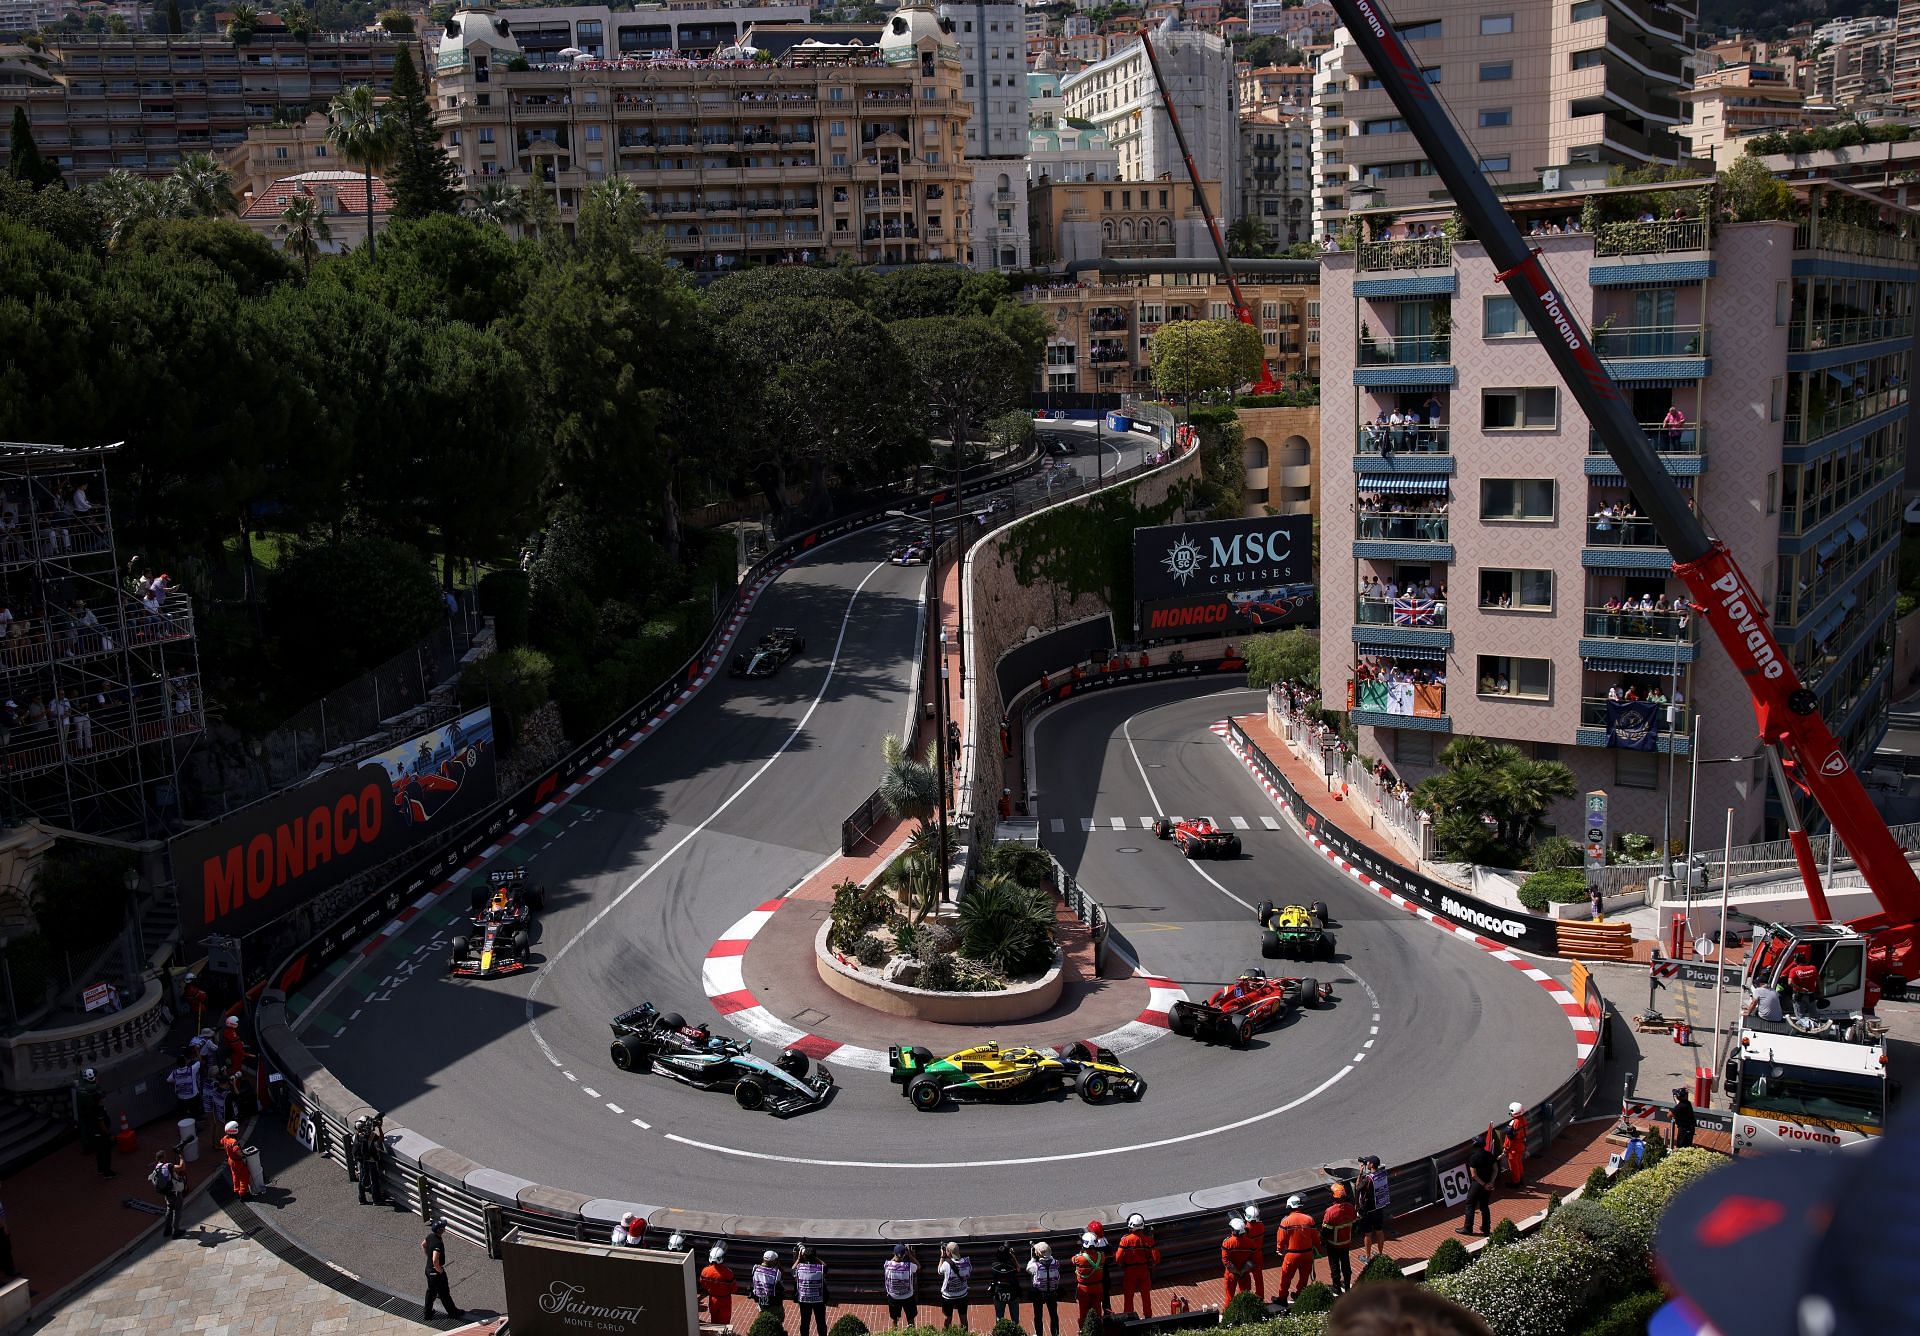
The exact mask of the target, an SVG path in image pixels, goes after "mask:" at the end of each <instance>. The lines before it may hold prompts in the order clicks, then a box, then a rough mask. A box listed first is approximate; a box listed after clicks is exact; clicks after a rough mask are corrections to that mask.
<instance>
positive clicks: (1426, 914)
mask: <svg viewBox="0 0 1920 1336" xmlns="http://www.w3.org/2000/svg"><path fill="white" fill-rule="evenodd" d="M1211 731H1212V732H1213V733H1214V735H1215V736H1217V737H1218V738H1219V739H1220V740H1221V741H1222V742H1224V743H1225V744H1226V746H1227V750H1228V751H1230V752H1232V753H1233V754H1234V755H1235V756H1237V757H1239V758H1240V764H1242V765H1244V766H1245V767H1246V768H1247V773H1248V774H1250V775H1252V776H1253V780H1254V782H1255V783H1256V784H1258V785H1259V786H1260V787H1261V789H1262V790H1263V791H1264V792H1265V793H1266V795H1267V797H1268V798H1270V799H1272V800H1273V805H1274V806H1275V807H1278V808H1279V809H1280V810H1281V811H1283V812H1286V813H1287V814H1288V815H1289V816H1292V817H1293V818H1294V820H1295V821H1296V822H1299V820H1300V814H1299V813H1298V812H1295V811H1294V810H1293V808H1292V804H1290V803H1289V802H1288V801H1287V799H1286V797H1285V795H1283V794H1282V793H1281V792H1280V790H1279V789H1277V788H1275V787H1274V786H1273V785H1272V784H1271V783H1269V782H1268V780H1267V777H1266V776H1265V775H1263V774H1261V773H1260V769H1259V767H1258V766H1256V765H1255V764H1254V762H1253V759H1252V758H1251V757H1249V756H1248V755H1247V754H1246V753H1245V752H1244V751H1242V750H1241V749H1240V748H1238V747H1236V746H1234V744H1233V738H1232V736H1231V733H1230V732H1229V730H1228V727H1227V721H1226V720H1221V721H1220V722H1219V723H1217V724H1214V725H1212V730H1211ZM1323 819H1324V818H1323ZM1300 834H1301V836H1302V838H1304V839H1305V840H1306V842H1307V843H1308V844H1309V845H1311V846H1312V847H1313V848H1314V849H1316V850H1318V851H1319V852H1320V855H1321V856H1322V857H1323V858H1325V859H1326V860H1327V861H1328V862H1329V863H1331V864H1333V865H1334V866H1335V867H1336V868H1338V869H1339V870H1340V871H1342V872H1344V873H1346V874H1347V875H1348V876H1349V877H1351V878H1353V880H1355V881H1357V882H1359V883H1360V885H1362V886H1364V887H1366V888H1367V889H1368V890H1370V891H1372V892H1373V893H1374V894H1375V895H1378V896H1379V897H1380V898H1381V899H1383V900H1385V901H1387V902H1388V903H1389V904H1391V905H1393V906H1394V907H1396V908H1398V909H1404V910H1406V911H1407V912H1408V913H1409V914H1413V915H1415V916H1416V917H1418V918H1423V919H1425V920H1426V921H1427V922H1429V923H1431V924H1432V925H1433V926H1434V927H1436V928H1438V929H1440V930H1441V931H1442V932H1446V933H1451V934H1452V935H1453V936H1455V937H1458V938H1460V939H1461V940H1462V941H1465V942H1471V943H1473V944H1474V945H1475V946H1477V947H1479V948H1480V949H1481V950H1483V951H1485V952H1486V953H1487V954H1488V955H1490V956H1492V957H1493V958H1494V959H1495V960H1504V961H1505V962H1506V963H1507V964H1509V965H1511V966H1513V967H1514V968H1515V969H1517V970H1519V971H1520V972H1521V973H1522V974H1524V975H1526V976H1527V977H1528V978H1529V979H1532V980H1533V981H1534V982H1535V983H1537V984H1539V985H1540V986H1541V987H1542V988H1544V989H1546V991H1547V996H1548V997H1550V998H1552V999H1553V1000H1554V1002H1555V1003H1556V1004H1558V1005H1559V1007H1560V1010H1561V1011H1562V1012H1564V1013H1565V1015H1566V1017H1567V1024H1568V1025H1570V1026H1571V1027H1572V1028H1573V1047H1574V1055H1575V1060H1576V1062H1585V1061H1586V1060H1587V1058H1588V1056H1589V1055H1590V1054H1591V1053H1592V1052H1593V1050H1594V1047H1595V1046H1596V1045H1597V1044H1598V1043H1599V1042H1600V1022H1599V1020H1598V1019H1597V1018H1595V1017H1593V1016H1590V1015H1588V1014H1587V1012H1586V1011H1585V1010H1584V1009H1583V1008H1582V1007H1581V1005H1580V1002H1579V1000H1578V999H1576V998H1575V997H1574V995H1573V994H1572V993H1569V992H1568V991H1567V989H1566V986H1565V985H1564V984H1562V983H1561V982H1560V981H1559V980H1558V979H1556V978H1554V977H1553V976H1552V975H1551V974H1548V973H1547V972H1546V971H1545V970H1543V969H1539V968H1537V967H1536V966H1533V965H1530V964H1528V963H1527V961H1526V959H1525V958H1524V957H1522V956H1521V955H1520V954H1519V953H1518V952H1517V951H1515V950H1513V949H1512V948H1511V947H1509V946H1507V945H1506V944H1505V943H1503V942H1496V941H1494V940H1493V939H1492V938H1490V937H1482V936H1481V935H1480V934H1479V933H1477V932H1474V931H1473V930H1472V929H1470V928H1463V927H1461V926H1460V925H1459V924H1457V923H1454V922H1452V921H1451V920H1448V919H1445V918H1442V917H1441V916H1440V915H1438V914H1436V913H1434V912H1433V911H1432V910H1430V909H1428V908H1426V907H1425V906H1423V905H1417V904H1415V903H1414V902H1413V901H1411V900H1408V899H1405V898H1404V897H1402V896H1398V895H1395V894H1394V893H1393V892H1392V891H1390V890H1388V889H1387V888H1386V887H1384V886H1382V885H1381V884H1380V883H1379V882H1377V881H1375V880H1374V879H1373V878H1372V877H1369V876H1368V875H1367V874H1366V873H1364V872H1362V871H1361V870H1360V869H1359V868H1357V867H1355V866H1353V864H1351V863H1349V862H1347V860H1346V859H1344V858H1342V857H1340V855H1339V854H1337V853H1335V852H1334V851H1333V850H1332V849H1330V848H1328V847H1327V846H1326V845H1325V844H1324V843H1322V842H1321V841H1320V840H1319V839H1318V838H1317V837H1315V836H1314V834H1313V833H1312V832H1311V831H1309V830H1306V829H1305V828H1304V827H1302V828H1301V831H1300Z"/></svg>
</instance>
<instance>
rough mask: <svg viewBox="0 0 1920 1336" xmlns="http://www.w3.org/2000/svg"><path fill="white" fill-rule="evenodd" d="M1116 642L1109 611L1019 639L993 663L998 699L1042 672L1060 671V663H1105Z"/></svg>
mask: <svg viewBox="0 0 1920 1336" xmlns="http://www.w3.org/2000/svg"><path fill="white" fill-rule="evenodd" d="M1116 643H1117V642H1116V641H1115V640H1114V636H1113V614H1112V613H1110V612H1103V613H1100V614H1099V615H1098V616H1094V617H1088V618H1086V619H1085V620H1083V621H1078V622H1070V623H1068V624H1067V625H1065V626H1056V627H1055V628H1054V629H1053V630H1051V631H1047V632H1044V633H1043V634H1041V635H1037V636H1035V637H1034V638H1033V639H1032V640H1023V641H1021V642H1020V643H1019V644H1017V645H1015V646H1014V647H1013V648H1012V649H1010V650H1008V651H1007V652H1006V653H1005V654H1002V655H1001V656H1000V662H999V663H997V664H995V665H994V666H993V673H994V677H995V678H996V679H998V681H999V683H1000V699H1001V700H1004V701H1011V700H1014V699H1016V698H1017V697H1018V696H1019V694H1020V692H1021V691H1022V690H1023V689H1024V688H1026V687H1029V686H1032V685H1033V684H1034V683H1036V682H1038V681H1039V680H1040V675H1041V674H1042V673H1045V672H1054V673H1058V672H1062V671H1064V669H1063V668H1062V665H1071V664H1076V663H1081V664H1087V663H1105V662H1106V661H1107V660H1108V659H1109V658H1110V657H1112V652H1113V647H1114V645H1115V644H1116Z"/></svg>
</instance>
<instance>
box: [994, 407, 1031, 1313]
mask: <svg viewBox="0 0 1920 1336" xmlns="http://www.w3.org/2000/svg"><path fill="white" fill-rule="evenodd" d="M1028 421H1029V422H1031V421H1032V419H1028ZM988 1336H1027V1329H1026V1328H1025V1327H1023V1326H1021V1325H1020V1324H1019V1323H1018V1322H1015V1321H1014V1320H1013V1319H1012V1318H1010V1317H1003V1318H1001V1319H1000V1320H999V1321H998V1322H996V1323H994V1324H993V1330H992V1331H991V1332H990V1333H988Z"/></svg>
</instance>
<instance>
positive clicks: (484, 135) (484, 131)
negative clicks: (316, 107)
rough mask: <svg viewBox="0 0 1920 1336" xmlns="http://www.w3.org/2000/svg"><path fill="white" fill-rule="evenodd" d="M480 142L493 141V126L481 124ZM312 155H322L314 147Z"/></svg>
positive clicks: (489, 142)
mask: <svg viewBox="0 0 1920 1336" xmlns="http://www.w3.org/2000/svg"><path fill="white" fill-rule="evenodd" d="M480 142H481V143H483V144H491V143H492V142H493V127H492V126H491V125H483V126H481V127H480ZM313 156H314V157H316V158H317V157H320V156H322V155H321V153H320V152H319V150H318V149H316V150H315V151H314V155H313Z"/></svg>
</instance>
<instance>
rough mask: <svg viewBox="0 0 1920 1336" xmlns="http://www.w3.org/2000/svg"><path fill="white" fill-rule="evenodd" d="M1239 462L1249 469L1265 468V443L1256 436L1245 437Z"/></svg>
mask: <svg viewBox="0 0 1920 1336" xmlns="http://www.w3.org/2000/svg"><path fill="white" fill-rule="evenodd" d="M1296 439H1297V438H1296ZM1241 462H1242V463H1243V464H1244V465H1245V467H1247V468H1249V469H1263V468H1265V467H1267V443H1266V442H1265V441H1263V440H1261V439H1260V438H1259V437H1258V436H1249V437H1247V439H1246V443H1245V453H1244V455H1243V456H1242V461H1241Z"/></svg>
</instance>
